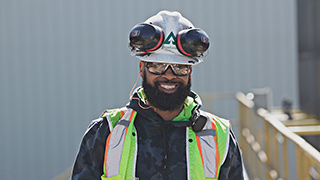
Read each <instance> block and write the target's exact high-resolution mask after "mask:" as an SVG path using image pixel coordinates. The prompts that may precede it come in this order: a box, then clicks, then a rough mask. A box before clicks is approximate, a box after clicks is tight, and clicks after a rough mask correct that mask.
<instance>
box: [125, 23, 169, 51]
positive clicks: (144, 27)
mask: <svg viewBox="0 0 320 180" xmlns="http://www.w3.org/2000/svg"><path fill="white" fill-rule="evenodd" d="M129 39H130V46H132V47H133V48H136V50H137V51H144V52H148V51H155V50H157V49H159V48H160V47H161V46H162V44H163V41H164V32H163V30H162V29H161V28H160V27H159V26H156V25H153V24H147V23H141V24H137V25H136V26H134V27H133V28H132V30H131V31H130V35H129Z"/></svg>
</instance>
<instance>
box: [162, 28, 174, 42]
mask: <svg viewBox="0 0 320 180" xmlns="http://www.w3.org/2000/svg"><path fill="white" fill-rule="evenodd" d="M170 43H172V44H174V45H175V44H176V37H175V36H174V34H173V32H172V31H171V32H170V34H169V36H168V37H167V39H166V40H165V41H164V43H163V44H170Z"/></svg>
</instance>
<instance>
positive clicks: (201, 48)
mask: <svg viewBox="0 0 320 180" xmlns="http://www.w3.org/2000/svg"><path fill="white" fill-rule="evenodd" d="M176 46H177V49H178V50H179V52H180V53H181V54H183V55H185V56H188V57H199V56H202V55H203V53H204V52H205V51H206V50H207V49H208V48H209V37H208V35H207V34H206V33H205V32H204V31H203V30H201V29H198V28H197V29H185V30H182V31H180V32H179V33H178V35H177V39H176Z"/></svg>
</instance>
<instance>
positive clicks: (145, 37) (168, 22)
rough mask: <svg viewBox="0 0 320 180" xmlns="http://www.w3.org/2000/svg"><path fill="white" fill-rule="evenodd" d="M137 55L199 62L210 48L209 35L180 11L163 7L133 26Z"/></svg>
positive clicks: (165, 60) (132, 39) (132, 42)
mask: <svg viewBox="0 0 320 180" xmlns="http://www.w3.org/2000/svg"><path fill="white" fill-rule="evenodd" d="M129 39H130V44H129V45H130V48H131V52H132V55H133V56H136V57H137V58H139V59H140V60H142V61H148V62H160V63H175V64H187V65H196V64H199V63H200V62H202V61H203V60H202V57H203V55H204V53H205V52H206V51H207V49H208V48H209V37H208V35H207V34H206V33H205V32H204V31H203V30H201V29H198V28H195V27H194V26H193V24H192V23H191V22H190V21H189V20H187V19H186V18H184V17H182V16H181V14H180V13H179V12H176V11H174V12H169V11H160V12H159V13H158V14H156V15H155V16H152V17H150V18H149V19H147V20H146V21H145V22H144V23H140V24H137V25H136V26H134V27H133V28H132V30H131V31H130V35H129Z"/></svg>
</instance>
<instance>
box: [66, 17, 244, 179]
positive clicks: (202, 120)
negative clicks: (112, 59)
mask: <svg viewBox="0 0 320 180" xmlns="http://www.w3.org/2000/svg"><path fill="white" fill-rule="evenodd" d="M130 47H131V51H132V54H133V55H134V56H136V57H138V58H139V59H140V60H141V61H140V64H139V70H140V76H141V77H142V78H143V81H142V87H139V88H137V89H136V90H135V92H134V93H133V95H132V96H131V99H130V102H129V103H128V105H127V106H125V107H123V108H119V109H113V110H106V111H105V112H103V113H102V115H101V117H100V118H99V119H97V120H94V121H93V122H92V123H91V125H90V126H89V128H88V130H87V131H86V133H85V135H84V137H83V140H82V143H81V147H80V150H79V153H78V156H77V158H76V162H75V164H74V169H73V174H72V179H77V180H80V179H100V178H101V179H140V180H149V179H165V180H170V179H172V180H178V179H179V180H180V179H183V180H184V179H206V178H208V179H243V172H242V169H243V165H242V158H241V153H240V149H239V147H238V144H237V142H236V139H235V136H234V134H233V132H232V131H231V128H230V124H229V121H227V120H224V119H221V118H218V117H217V116H214V115H212V114H210V113H208V112H204V111H202V110H200V106H201V100H200V98H199V97H198V95H197V94H196V93H195V92H193V91H191V90H190V87H191V74H192V65H196V64H198V63H200V62H202V57H203V54H204V53H205V52H206V51H207V49H208V47H209V38H208V36H207V34H206V33H205V32H204V31H203V30H201V29H197V28H194V26H193V25H192V24H191V22H190V21H188V20H187V19H186V18H184V17H182V16H181V14H180V13H178V12H168V11H160V12H159V13H158V14H157V15H155V16H152V17H151V18H149V19H148V20H146V21H145V22H144V23H140V24H138V25H136V26H135V27H133V29H132V30H131V32H130Z"/></svg>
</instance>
